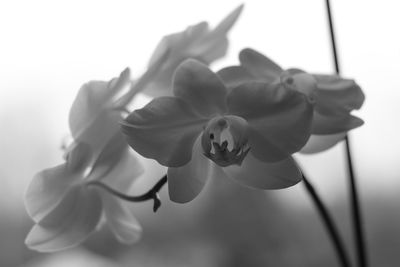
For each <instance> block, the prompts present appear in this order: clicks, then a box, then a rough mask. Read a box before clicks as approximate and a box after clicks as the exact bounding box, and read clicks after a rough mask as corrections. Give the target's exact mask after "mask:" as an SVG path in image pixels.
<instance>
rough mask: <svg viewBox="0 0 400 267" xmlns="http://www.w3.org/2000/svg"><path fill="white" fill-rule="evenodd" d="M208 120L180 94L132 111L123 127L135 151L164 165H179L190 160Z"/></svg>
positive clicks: (157, 99) (160, 99) (158, 99)
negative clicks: (180, 96) (198, 137)
mask: <svg viewBox="0 0 400 267" xmlns="http://www.w3.org/2000/svg"><path fill="white" fill-rule="evenodd" d="M205 122H206V120H205V119H203V118H201V117H200V116H199V115H198V114H196V113H195V112H194V111H193V109H192V108H191V107H190V106H189V105H188V104H186V103H185V101H183V100H181V99H180V98H176V97H160V98H156V99H154V100H152V101H151V102H150V103H149V104H147V105H146V106H145V107H144V108H142V109H139V110H136V111H134V112H132V113H131V114H130V115H129V116H128V117H127V118H126V119H125V120H124V121H123V122H122V125H121V127H122V131H123V133H124V134H125V135H126V137H127V141H128V144H129V145H130V146H131V147H132V148H133V149H134V150H135V151H136V152H138V153H139V154H141V155H142V156H144V157H146V158H152V159H155V160H157V161H158V162H159V163H160V164H162V165H164V166H169V167H179V166H182V165H184V164H186V163H187V162H189V161H190V158H191V155H192V147H193V144H194V142H195V140H196V137H197V135H198V134H199V133H200V132H201V130H202V126H203V125H204V124H205Z"/></svg>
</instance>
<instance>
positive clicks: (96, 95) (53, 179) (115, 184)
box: [25, 69, 143, 251]
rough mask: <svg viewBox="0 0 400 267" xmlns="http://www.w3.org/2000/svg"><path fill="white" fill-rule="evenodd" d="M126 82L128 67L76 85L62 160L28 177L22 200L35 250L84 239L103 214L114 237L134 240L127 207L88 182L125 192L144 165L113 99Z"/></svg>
mask: <svg viewBox="0 0 400 267" xmlns="http://www.w3.org/2000/svg"><path fill="white" fill-rule="evenodd" d="M129 84H130V82H129V69H126V70H125V71H123V72H122V73H121V75H120V77H118V78H115V79H112V80H111V81H110V82H103V81H92V82H89V83H87V84H85V85H84V86H82V88H81V89H80V91H79V93H78V96H77V97H76V99H75V101H74V103H73V105H72V108H71V111H70V120H69V123H70V128H71V133H72V136H73V138H74V141H73V144H71V145H70V146H69V147H68V148H67V152H66V162H65V163H64V164H61V165H59V166H56V167H54V168H50V169H46V170H44V171H42V172H40V173H38V174H37V175H36V176H35V177H34V178H33V180H32V181H31V183H30V185H29V187H28V189H27V191H26V194H25V206H26V209H27V211H28V214H29V215H30V216H31V217H32V219H33V220H34V221H35V223H36V224H35V226H34V227H33V228H32V230H31V231H30V233H29V235H28V237H27V239H26V244H27V245H28V247H30V248H32V249H35V250H38V251H56V250H60V249H65V248H68V247H71V246H74V245H77V244H79V243H80V242H82V241H84V240H85V239H86V237H87V236H88V235H89V234H90V233H91V232H92V231H93V230H94V229H95V228H96V226H97V225H98V224H99V221H100V218H101V216H102V214H104V217H105V218H106V221H107V224H108V225H109V227H110V228H111V230H112V231H113V232H114V234H115V235H116V237H117V238H118V239H119V240H120V241H121V242H124V243H132V242H134V241H136V240H137V239H138V238H139V236H140V232H141V228H140V226H139V224H138V222H137V221H136V219H135V218H134V217H133V215H132V214H131V212H130V210H129V209H128V208H127V207H126V206H124V204H123V203H120V202H119V200H118V199H116V198H115V197H114V196H112V195H110V194H109V193H107V192H105V191H104V190H103V189H100V188H95V187H89V186H88V184H89V183H90V182H92V181H100V180H101V181H102V182H103V183H105V184H107V185H108V186H110V187H111V188H114V189H115V190H119V191H122V192H126V191H127V189H129V188H130V185H131V184H132V182H133V181H134V180H135V178H136V177H137V176H139V175H140V174H141V173H142V171H143V169H142V166H141V165H140V163H139V162H138V160H137V159H136V157H135V156H134V155H132V154H131V153H130V152H129V147H128V145H127V144H126V142H125V140H124V137H123V136H122V133H121V132H120V130H119V129H120V128H119V124H118V122H119V121H120V120H122V118H123V117H122V112H123V111H121V108H120V107H119V106H117V105H116V103H118V101H117V100H118V99H120V98H119V96H120V94H121V93H122V90H123V89H124V88H126V87H127V86H128V85H129Z"/></svg>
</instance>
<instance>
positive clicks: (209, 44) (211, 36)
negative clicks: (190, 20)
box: [190, 5, 243, 64]
mask: <svg viewBox="0 0 400 267" xmlns="http://www.w3.org/2000/svg"><path fill="white" fill-rule="evenodd" d="M242 10H243V5H240V6H238V7H237V8H235V9H234V10H233V11H232V12H231V13H230V14H229V15H228V16H227V17H226V18H225V19H223V20H222V21H221V22H220V23H219V24H218V25H217V26H216V27H215V28H214V29H213V30H212V31H210V32H209V33H207V34H205V35H204V37H203V38H202V39H200V40H199V42H198V43H196V45H194V46H193V47H192V48H191V49H190V54H192V55H194V56H193V58H196V59H198V60H200V61H201V62H204V63H206V64H210V63H211V62H213V61H214V60H216V59H219V58H221V57H223V56H225V54H226V51H227V49H228V38H227V37H226V35H227V33H228V32H229V30H230V29H231V28H232V27H233V25H234V24H235V23H236V21H237V20H238V18H239V16H240V14H241V12H242Z"/></svg>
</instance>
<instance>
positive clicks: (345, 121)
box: [311, 112, 364, 135]
mask: <svg viewBox="0 0 400 267" xmlns="http://www.w3.org/2000/svg"><path fill="white" fill-rule="evenodd" d="M363 124H364V121H363V120H362V119H360V118H358V117H355V116H353V115H351V114H343V115H337V114H335V115H332V114H330V115H323V114H320V113H318V112H314V119H313V125H312V130H311V133H312V134H316V135H326V134H337V133H342V132H347V131H349V130H351V129H354V128H357V127H360V126H361V125H363Z"/></svg>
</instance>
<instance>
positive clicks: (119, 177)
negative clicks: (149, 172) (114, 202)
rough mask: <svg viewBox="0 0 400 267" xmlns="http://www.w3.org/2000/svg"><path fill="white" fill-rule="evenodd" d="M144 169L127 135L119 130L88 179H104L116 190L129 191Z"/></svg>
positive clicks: (98, 159)
mask: <svg viewBox="0 0 400 267" xmlns="http://www.w3.org/2000/svg"><path fill="white" fill-rule="evenodd" d="M143 171H144V169H143V166H142V164H141V163H140V162H139V160H138V159H137V157H136V156H135V155H133V151H131V150H130V148H129V146H128V144H127V143H126V140H125V136H124V135H123V134H122V132H121V131H117V132H116V133H115V135H114V136H113V138H111V139H110V141H109V142H108V144H107V145H106V146H105V147H104V149H103V151H102V153H101V154H100V155H99V157H98V158H97V160H96V162H95V163H94V165H93V168H92V170H91V172H90V174H89V175H88V178H87V179H88V180H102V182H103V183H106V184H107V185H108V186H110V187H112V188H114V189H115V190H118V191H120V192H124V193H127V192H128V190H129V189H130V187H131V185H132V183H133V182H134V181H135V180H136V178H137V177H139V176H140V175H141V174H142V173H143Z"/></svg>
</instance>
